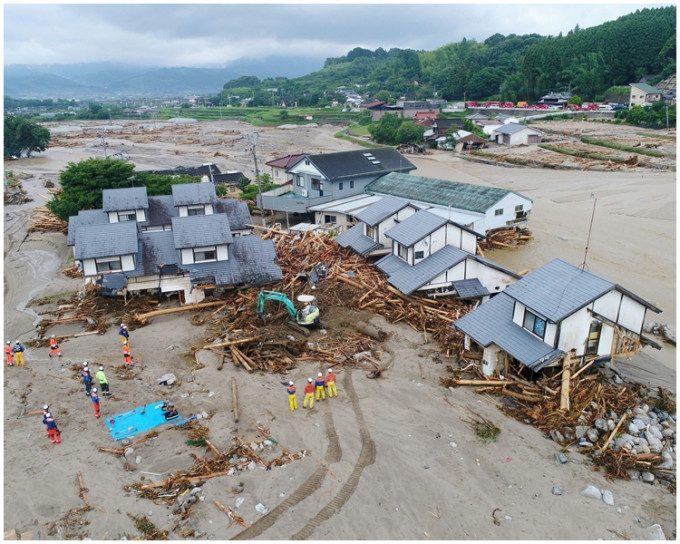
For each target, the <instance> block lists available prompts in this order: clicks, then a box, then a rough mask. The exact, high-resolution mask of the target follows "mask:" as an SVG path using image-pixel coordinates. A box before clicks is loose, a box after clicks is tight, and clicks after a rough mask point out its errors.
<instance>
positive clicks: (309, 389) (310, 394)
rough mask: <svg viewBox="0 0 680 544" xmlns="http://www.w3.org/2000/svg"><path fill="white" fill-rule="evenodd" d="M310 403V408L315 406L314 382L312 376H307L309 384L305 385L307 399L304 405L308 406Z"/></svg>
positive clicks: (304, 406)
mask: <svg viewBox="0 0 680 544" xmlns="http://www.w3.org/2000/svg"><path fill="white" fill-rule="evenodd" d="M307 403H309V407H310V408H314V383H313V382H312V378H307V385H305V400H304V401H303V402H302V407H303V408H307Z"/></svg>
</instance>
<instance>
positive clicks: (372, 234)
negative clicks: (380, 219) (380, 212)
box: [366, 225, 375, 241]
mask: <svg viewBox="0 0 680 544" xmlns="http://www.w3.org/2000/svg"><path fill="white" fill-rule="evenodd" d="M366 236H368V237H369V238H370V239H371V240H373V241H375V228H373V227H369V226H368V225H366Z"/></svg>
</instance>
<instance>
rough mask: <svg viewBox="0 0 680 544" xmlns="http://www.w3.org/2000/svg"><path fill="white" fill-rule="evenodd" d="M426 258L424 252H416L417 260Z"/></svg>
mask: <svg viewBox="0 0 680 544" xmlns="http://www.w3.org/2000/svg"><path fill="white" fill-rule="evenodd" d="M424 257H425V252H424V251H416V254H415V258H416V259H423V258H424Z"/></svg>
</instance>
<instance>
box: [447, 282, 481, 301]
mask: <svg viewBox="0 0 680 544" xmlns="http://www.w3.org/2000/svg"><path fill="white" fill-rule="evenodd" d="M453 288H454V289H455V290H456V293H458V298H461V299H463V300H465V299H468V298H480V297H483V296H486V295H488V294H489V290H488V289H487V288H486V287H484V286H483V285H482V284H481V282H480V281H479V280H478V279H477V278H472V279H469V280H460V281H454V282H453Z"/></svg>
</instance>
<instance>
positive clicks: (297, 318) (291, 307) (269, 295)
mask: <svg viewBox="0 0 680 544" xmlns="http://www.w3.org/2000/svg"><path fill="white" fill-rule="evenodd" d="M268 300H275V301H278V302H281V303H283V305H284V306H285V307H286V310H288V313H289V314H290V317H291V319H290V321H288V322H287V323H286V324H287V325H288V326H289V327H290V328H292V329H293V330H295V331H297V332H299V333H300V334H303V335H304V336H309V334H310V332H309V328H308V327H314V326H320V327H325V323H324V322H323V321H321V319H320V313H319V307H318V306H317V305H316V304H314V301H315V297H314V296H313V295H299V296H298V297H297V300H298V302H302V303H304V304H305V306H304V308H302V309H301V310H298V309H297V308H296V307H295V304H293V302H292V301H291V300H290V299H289V298H288V297H287V296H286V295H284V294H283V293H279V292H278V291H264V290H263V291H260V294H259V295H258V297H257V315H259V316H260V317H261V318H264V316H265V312H264V307H265V303H266V302H267V301H268Z"/></svg>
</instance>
